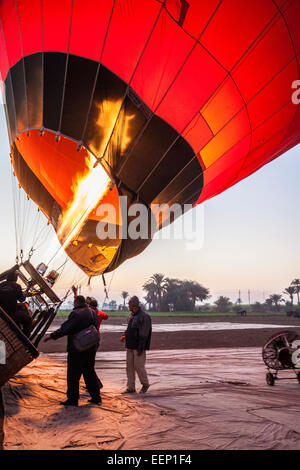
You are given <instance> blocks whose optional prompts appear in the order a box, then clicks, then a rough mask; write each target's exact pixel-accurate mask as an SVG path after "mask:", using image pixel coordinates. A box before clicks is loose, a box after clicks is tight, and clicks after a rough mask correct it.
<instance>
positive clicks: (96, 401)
mask: <svg viewBox="0 0 300 470" xmlns="http://www.w3.org/2000/svg"><path fill="white" fill-rule="evenodd" d="M88 402H89V403H93V404H94V405H102V399H101V397H100V398H97V399H95V400H94V398H90V400H88Z"/></svg>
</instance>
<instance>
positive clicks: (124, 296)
mask: <svg viewBox="0 0 300 470" xmlns="http://www.w3.org/2000/svg"><path fill="white" fill-rule="evenodd" d="M121 296H122V297H123V300H124V304H123V306H124V307H125V300H126V299H127V297H128V296H129V294H128V292H126V291H125V290H123V292H122V294H121Z"/></svg>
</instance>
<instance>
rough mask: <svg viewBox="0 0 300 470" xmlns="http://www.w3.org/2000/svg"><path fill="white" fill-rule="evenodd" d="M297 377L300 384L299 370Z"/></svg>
mask: <svg viewBox="0 0 300 470" xmlns="http://www.w3.org/2000/svg"><path fill="white" fill-rule="evenodd" d="M297 379H298V382H299V384H300V372H298V374H297Z"/></svg>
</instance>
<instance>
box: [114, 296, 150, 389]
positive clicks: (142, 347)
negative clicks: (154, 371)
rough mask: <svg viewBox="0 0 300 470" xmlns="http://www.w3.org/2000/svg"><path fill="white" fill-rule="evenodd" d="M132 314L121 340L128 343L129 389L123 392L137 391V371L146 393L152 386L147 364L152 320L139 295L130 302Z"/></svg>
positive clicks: (127, 370)
mask: <svg viewBox="0 0 300 470" xmlns="http://www.w3.org/2000/svg"><path fill="white" fill-rule="evenodd" d="M128 306H129V309H130V311H131V315H130V316H129V321H128V326H127V330H126V332H125V334H124V335H123V336H122V337H121V341H124V340H125V345H126V350H127V351H126V372H127V389H126V390H125V392H123V393H135V373H137V374H138V377H139V380H140V382H141V384H142V388H141V390H140V393H146V392H147V390H148V388H149V387H150V384H149V380H148V376H147V372H146V368H145V364H146V351H147V350H148V349H150V341H151V333H152V321H151V317H150V315H148V314H147V313H145V312H143V310H142V309H141V308H140V302H139V299H138V297H136V296H133V297H131V299H130V300H129V302H128Z"/></svg>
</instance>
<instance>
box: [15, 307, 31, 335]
mask: <svg viewBox="0 0 300 470" xmlns="http://www.w3.org/2000/svg"><path fill="white" fill-rule="evenodd" d="M11 318H12V319H13V320H14V322H15V323H16V324H17V325H18V327H19V328H20V329H21V330H22V331H23V333H24V335H26V336H30V332H31V329H32V319H31V316H30V315H29V313H27V312H23V311H22V310H17V311H16V312H15V313H13V314H11Z"/></svg>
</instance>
